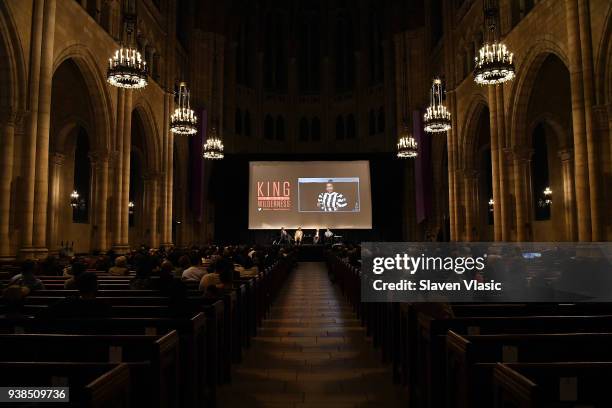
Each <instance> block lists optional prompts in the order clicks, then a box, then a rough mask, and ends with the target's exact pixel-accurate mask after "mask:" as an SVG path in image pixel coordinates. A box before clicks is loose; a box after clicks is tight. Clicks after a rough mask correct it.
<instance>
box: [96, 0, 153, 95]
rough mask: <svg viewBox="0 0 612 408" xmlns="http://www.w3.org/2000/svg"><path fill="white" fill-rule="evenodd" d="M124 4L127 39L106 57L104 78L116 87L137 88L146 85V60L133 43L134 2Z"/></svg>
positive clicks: (134, 23)
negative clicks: (109, 56) (113, 52)
mask: <svg viewBox="0 0 612 408" xmlns="http://www.w3.org/2000/svg"><path fill="white" fill-rule="evenodd" d="M125 4H126V9H125V12H124V23H123V27H124V30H125V37H126V39H127V41H126V45H125V46H124V45H123V44H122V45H121V46H120V47H119V49H117V50H116V51H115V54H114V55H113V56H112V57H111V58H109V59H108V69H107V71H106V80H107V82H108V83H109V84H111V85H113V86H116V87H118V88H128V89H139V88H144V87H145V86H147V75H148V71H147V62H146V61H145V60H144V58H143V57H142V55H141V54H140V51H138V50H137V49H136V47H135V46H134V45H133V42H134V41H133V34H134V28H135V26H136V3H135V2H134V1H127V2H126V3H125Z"/></svg>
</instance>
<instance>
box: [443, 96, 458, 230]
mask: <svg viewBox="0 0 612 408" xmlns="http://www.w3.org/2000/svg"><path fill="white" fill-rule="evenodd" d="M448 95H449V98H448V101H449V108H450V110H451V113H452V120H453V127H452V128H451V130H449V131H448V132H446V150H447V154H448V212H449V217H450V220H449V221H450V222H449V224H450V240H451V241H458V240H459V236H458V233H459V231H458V228H457V215H458V210H457V207H458V205H457V204H458V195H457V189H458V188H457V175H456V170H457V169H456V166H457V162H456V160H455V159H456V156H457V155H456V153H455V151H456V145H455V142H456V139H457V127H456V117H457V110H456V109H455V91H450V92H448ZM445 227H446V226H445Z"/></svg>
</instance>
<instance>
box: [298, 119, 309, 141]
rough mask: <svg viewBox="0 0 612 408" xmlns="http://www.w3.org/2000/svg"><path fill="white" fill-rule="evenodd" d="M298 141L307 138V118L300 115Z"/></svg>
mask: <svg viewBox="0 0 612 408" xmlns="http://www.w3.org/2000/svg"><path fill="white" fill-rule="evenodd" d="M299 138H300V141H302V142H305V141H307V140H308V119H306V118H304V117H302V119H300V135H299Z"/></svg>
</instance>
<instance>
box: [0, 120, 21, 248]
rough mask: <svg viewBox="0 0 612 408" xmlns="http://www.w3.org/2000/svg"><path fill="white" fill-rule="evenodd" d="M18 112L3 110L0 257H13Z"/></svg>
mask: <svg viewBox="0 0 612 408" xmlns="http://www.w3.org/2000/svg"><path fill="white" fill-rule="evenodd" d="M16 120H17V115H16V112H15V111H14V110H13V109H11V108H8V109H7V110H6V111H4V112H2V122H3V124H4V128H3V129H2V134H1V135H0V144H1V146H2V149H1V150H0V258H9V257H11V245H10V232H9V219H10V215H11V214H10V210H11V184H12V181H13V153H14V146H15V122H16Z"/></svg>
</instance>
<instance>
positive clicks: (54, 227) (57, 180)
mask: <svg viewBox="0 0 612 408" xmlns="http://www.w3.org/2000/svg"><path fill="white" fill-rule="evenodd" d="M65 161H66V156H65V155H64V154H62V153H58V152H54V153H53V154H52V155H51V166H50V169H51V174H50V175H49V184H50V191H49V200H50V203H49V219H48V220H47V231H48V243H47V245H48V247H49V250H51V251H53V250H56V249H57V248H58V247H59V245H58V235H57V234H58V232H59V225H60V217H61V215H62V207H63V205H68V200H69V197H62V196H61V194H62V188H61V187H62V175H63V172H64V163H65ZM62 198H63V199H64V200H62ZM70 222H72V220H70Z"/></svg>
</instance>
